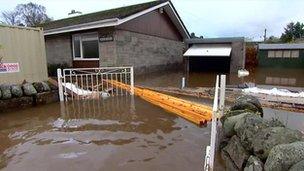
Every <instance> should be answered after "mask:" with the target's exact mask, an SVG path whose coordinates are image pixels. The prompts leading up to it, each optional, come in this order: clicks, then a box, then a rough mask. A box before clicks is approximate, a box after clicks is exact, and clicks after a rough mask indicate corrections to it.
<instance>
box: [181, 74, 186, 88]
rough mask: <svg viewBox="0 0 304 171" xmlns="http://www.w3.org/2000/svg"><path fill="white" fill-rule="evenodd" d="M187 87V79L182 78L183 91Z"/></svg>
mask: <svg viewBox="0 0 304 171" xmlns="http://www.w3.org/2000/svg"><path fill="white" fill-rule="evenodd" d="M185 86H186V79H185V77H183V78H182V89H184V88H185Z"/></svg>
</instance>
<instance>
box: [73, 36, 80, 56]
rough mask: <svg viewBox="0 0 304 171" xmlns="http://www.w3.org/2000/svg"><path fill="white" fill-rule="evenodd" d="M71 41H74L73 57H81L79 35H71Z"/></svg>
mask: <svg viewBox="0 0 304 171" xmlns="http://www.w3.org/2000/svg"><path fill="white" fill-rule="evenodd" d="M73 43H74V57H75V58H80V57H81V51H80V36H73Z"/></svg>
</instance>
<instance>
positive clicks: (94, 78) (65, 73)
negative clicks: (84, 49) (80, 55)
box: [57, 67, 134, 101]
mask: <svg viewBox="0 0 304 171" xmlns="http://www.w3.org/2000/svg"><path fill="white" fill-rule="evenodd" d="M57 77H58V89H59V98H60V101H68V100H74V99H86V98H94V99H99V98H102V97H107V96H115V95H126V94H133V93H132V91H131V92H128V91H126V90H124V89H122V88H119V87H115V86H113V85H111V84H110V81H112V80H113V81H119V82H121V83H124V84H128V85H130V86H131V89H132V88H133V87H134V72H133V67H102V68H69V69H63V70H61V69H57Z"/></svg>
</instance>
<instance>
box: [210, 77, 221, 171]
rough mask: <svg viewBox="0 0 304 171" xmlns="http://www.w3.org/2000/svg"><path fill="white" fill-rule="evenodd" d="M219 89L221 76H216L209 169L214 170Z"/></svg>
mask: <svg viewBox="0 0 304 171" xmlns="http://www.w3.org/2000/svg"><path fill="white" fill-rule="evenodd" d="M218 90H219V76H218V75H217V76H216V83H215V92H214V101H213V109H212V122H211V140H210V163H209V166H210V167H209V169H210V170H211V171H212V170H213V168H214V158H215V149H216V137H217V117H216V115H217V112H218V95H219V94H218Z"/></svg>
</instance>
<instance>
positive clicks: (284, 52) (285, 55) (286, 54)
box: [283, 50, 290, 58]
mask: <svg viewBox="0 0 304 171" xmlns="http://www.w3.org/2000/svg"><path fill="white" fill-rule="evenodd" d="M283 57H284V58H290V50H284V51H283Z"/></svg>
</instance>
